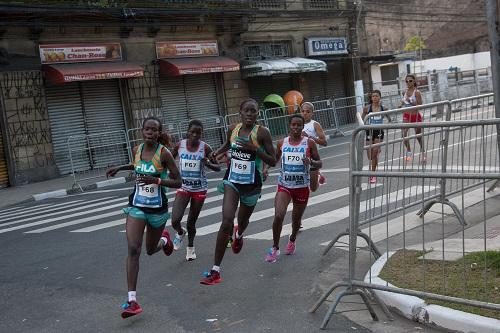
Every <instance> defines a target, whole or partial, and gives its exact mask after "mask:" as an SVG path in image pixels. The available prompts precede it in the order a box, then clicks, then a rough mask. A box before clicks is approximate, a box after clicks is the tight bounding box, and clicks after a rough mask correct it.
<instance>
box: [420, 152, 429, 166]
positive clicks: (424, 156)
mask: <svg viewBox="0 0 500 333" xmlns="http://www.w3.org/2000/svg"><path fill="white" fill-rule="evenodd" d="M420 164H427V153H426V152H425V151H423V152H421V153H420Z"/></svg>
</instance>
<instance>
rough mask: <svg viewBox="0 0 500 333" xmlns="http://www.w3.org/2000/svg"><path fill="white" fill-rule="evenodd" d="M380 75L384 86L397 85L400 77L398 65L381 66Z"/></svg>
mask: <svg viewBox="0 0 500 333" xmlns="http://www.w3.org/2000/svg"><path fill="white" fill-rule="evenodd" d="M380 74H381V75H382V85H383V86H390V85H393V84H397V83H398V77H399V67H398V65H397V64H394V65H386V66H380Z"/></svg>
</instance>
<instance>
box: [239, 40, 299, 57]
mask: <svg viewBox="0 0 500 333" xmlns="http://www.w3.org/2000/svg"><path fill="white" fill-rule="evenodd" d="M291 49H292V47H291V42H290V41H286V40H285V41H273V42H269V43H266V42H247V43H245V45H244V46H243V53H244V58H245V59H247V60H261V59H272V58H285V57H291V56H292V52H291Z"/></svg>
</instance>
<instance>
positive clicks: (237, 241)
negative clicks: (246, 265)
mask: <svg viewBox="0 0 500 333" xmlns="http://www.w3.org/2000/svg"><path fill="white" fill-rule="evenodd" d="M236 235H238V226H237V225H235V226H234V235H233V244H231V248H232V249H233V252H234V253H240V251H241V248H242V247H243V236H241V238H238V237H236Z"/></svg>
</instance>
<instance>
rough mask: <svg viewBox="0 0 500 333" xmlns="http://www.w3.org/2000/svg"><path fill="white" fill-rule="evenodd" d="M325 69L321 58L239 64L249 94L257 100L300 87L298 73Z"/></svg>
mask: <svg viewBox="0 0 500 333" xmlns="http://www.w3.org/2000/svg"><path fill="white" fill-rule="evenodd" d="M326 70H327V67H326V63H325V62H323V61H321V60H315V59H305V58H298V57H295V58H284V59H273V60H258V61H244V62H243V63H242V66H241V72H242V77H243V78H245V79H246V80H247V82H248V90H249V92H250V96H251V97H253V98H255V99H257V101H259V102H262V101H263V100H264V97H265V96H267V95H269V94H278V95H280V96H283V95H284V94H285V93H286V92H287V91H289V90H292V89H300V86H299V83H298V80H299V79H298V77H297V75H298V74H302V73H308V74H312V73H322V72H325V71H326ZM315 75H318V74H315Z"/></svg>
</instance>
